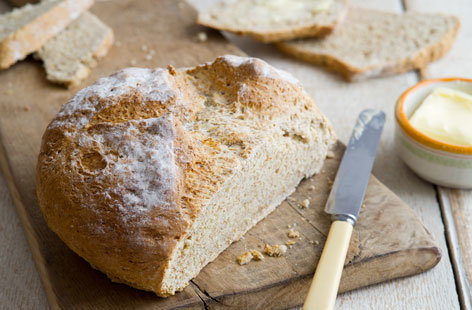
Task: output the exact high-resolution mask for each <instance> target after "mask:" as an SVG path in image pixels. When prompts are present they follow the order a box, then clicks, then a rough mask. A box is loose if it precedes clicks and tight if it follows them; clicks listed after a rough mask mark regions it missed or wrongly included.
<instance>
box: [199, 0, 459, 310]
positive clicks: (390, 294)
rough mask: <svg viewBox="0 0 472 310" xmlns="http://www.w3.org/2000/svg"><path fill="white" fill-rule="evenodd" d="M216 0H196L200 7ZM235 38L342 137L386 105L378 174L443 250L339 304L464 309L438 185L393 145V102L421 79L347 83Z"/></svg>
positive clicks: (380, 4) (389, 6) (394, 3)
mask: <svg viewBox="0 0 472 310" xmlns="http://www.w3.org/2000/svg"><path fill="white" fill-rule="evenodd" d="M211 1H213V0H192V1H190V2H191V3H193V4H195V5H196V6H197V7H204V6H208V5H209V3H211ZM351 4H352V5H358V6H364V7H370V8H377V9H383V10H389V11H394V12H401V11H402V10H403V5H402V3H401V1H400V0H389V1H386V0H385V1H375V0H364V1H361V0H352V1H351ZM229 38H230V39H231V41H232V42H233V43H235V44H236V45H238V46H239V47H240V48H241V49H242V50H243V51H245V52H246V53H247V54H249V55H251V56H255V57H260V58H262V59H265V60H266V61H268V62H269V63H271V64H272V65H274V66H277V67H279V68H281V69H285V70H287V71H289V72H291V73H292V74H293V75H294V76H295V77H297V78H298V79H300V81H301V82H302V84H303V85H304V87H305V88H306V89H307V91H308V92H309V93H310V94H311V95H312V96H313V97H314V98H315V100H316V102H317V104H318V105H319V106H320V108H321V110H322V111H323V112H324V113H325V114H326V115H327V116H328V117H329V119H330V120H331V121H332V122H333V124H334V127H335V129H336V132H337V133H338V135H339V137H340V139H341V140H342V141H347V140H348V138H349V135H350V131H351V129H352V126H353V125H354V121H355V118H356V117H357V114H358V113H359V112H360V111H361V110H362V109H364V108H368V107H374V108H379V109H383V110H385V111H386V112H387V114H388V120H387V122H388V123H387V126H386V128H385V132H384V135H383V138H382V142H381V146H380V149H379V155H378V159H377V161H376V164H375V166H374V174H375V175H376V176H377V177H378V178H379V179H380V180H381V181H382V182H383V183H384V184H386V185H387V186H388V187H389V188H390V189H392V190H393V191H394V192H395V193H396V194H397V195H399V196H400V197H401V198H402V199H403V200H404V201H405V202H406V203H407V204H409V205H410V206H411V207H412V208H413V209H415V211H416V212H417V213H418V214H419V215H420V217H421V218H422V220H423V221H424V223H425V225H426V226H427V227H428V228H429V229H430V230H431V231H432V233H433V234H434V235H435V236H436V238H437V239H438V241H439V243H440V246H441V248H442V250H443V259H442V261H441V263H440V264H439V265H438V266H437V267H436V268H434V269H433V270H432V271H429V272H427V273H424V274H421V275H419V276H415V277H410V278H406V279H401V280H397V281H392V282H391V283H384V284H380V285H376V286H372V287H369V288H364V289H361V290H357V291H354V292H350V293H347V294H343V295H342V296H340V297H339V298H338V301H337V306H336V307H337V308H336V309H353V310H355V309H459V303H458V297H457V293H456V288H455V283H454V275H453V272H452V267H451V264H450V260H449V257H448V251H447V247H446V243H445V239H444V226H443V223H442V220H441V214H440V209H439V204H438V201H437V199H436V192H435V189H434V187H433V186H432V185H431V184H429V183H427V182H424V181H422V180H421V179H419V178H417V177H416V176H415V175H414V174H413V173H412V172H411V171H410V170H409V169H408V168H406V167H405V165H404V164H403V163H402V162H401V161H400V160H399V158H398V157H397V155H396V154H395V150H394V149H393V127H394V121H393V107H394V104H395V101H396V99H397V98H398V97H399V96H400V94H401V93H402V92H403V91H404V90H405V89H406V88H408V87H409V86H411V85H413V84H415V83H416V82H417V81H418V75H417V74H416V73H415V72H410V73H406V74H402V75H397V76H393V77H388V78H381V79H373V80H368V81H364V82H359V83H352V84H349V83H345V82H343V81H342V80H341V79H340V78H338V77H337V76H336V75H333V74H330V73H326V72H325V71H324V70H323V69H320V68H317V67H314V66H311V65H308V64H306V63H303V62H301V61H297V60H293V59H291V58H290V57H288V56H285V55H283V54H281V53H280V52H278V51H277V50H276V49H275V48H274V47H272V46H270V45H264V44H259V43H256V42H254V41H251V40H248V39H241V38H238V37H235V36H232V35H230V36H229Z"/></svg>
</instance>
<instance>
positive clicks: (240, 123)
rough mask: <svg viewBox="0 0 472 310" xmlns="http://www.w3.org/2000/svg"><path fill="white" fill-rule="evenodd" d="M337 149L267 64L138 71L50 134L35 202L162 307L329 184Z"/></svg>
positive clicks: (71, 105) (80, 245) (92, 258)
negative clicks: (305, 190) (325, 172)
mask: <svg viewBox="0 0 472 310" xmlns="http://www.w3.org/2000/svg"><path fill="white" fill-rule="evenodd" d="M334 141H335V136H334V133H333V130H332V127H331V125H330V124H329V122H328V121H327V119H326V118H325V117H324V116H323V115H322V114H321V113H320V112H319V110H318V109H317V107H316V106H315V104H314V102H313V100H312V99H311V98H310V97H309V96H308V95H307V94H306V92H305V91H304V90H303V89H302V87H301V86H300V84H299V83H298V82H297V81H296V80H295V79H294V78H293V77H292V76H290V75H289V74H287V73H285V72H283V71H279V70H277V69H275V68H273V67H271V66H269V65H268V64H267V63H265V62H263V61H261V60H258V59H254V58H245V57H236V56H222V57H219V58H217V59H216V60H215V61H214V62H212V63H208V64H204V65H200V66H197V67H195V68H186V69H178V70H176V69H174V68H172V67H169V68H167V69H141V68H128V69H124V70H122V71H119V72H118V73H116V74H114V75H112V76H110V77H105V78H102V79H100V80H98V81H97V82H96V83H95V84H93V85H91V86H90V87H87V88H85V89H83V90H81V91H79V92H78V93H77V94H76V95H75V96H74V97H73V98H72V99H71V100H70V101H69V102H68V103H66V104H65V105H64V106H63V107H62V109H61V111H60V112H59V113H58V114H57V116H56V117H55V118H54V119H53V120H52V122H51V123H50V124H49V126H48V127H47V130H46V132H45V133H44V136H43V141H42V145H41V152H40V155H39V159H38V166H37V195H38V198H39V202H40V205H41V210H42V212H43V214H44V217H45V219H46V221H47V223H48V225H49V226H50V228H51V229H52V230H53V231H54V232H56V233H57V234H58V235H59V236H60V238H61V239H62V240H63V241H64V242H65V243H66V244H67V245H68V246H69V247H70V248H71V249H72V250H73V251H75V252H76V253H77V254H79V255H80V256H82V257H83V258H84V259H86V260H87V261H88V262H89V263H90V264H91V265H92V266H93V267H95V268H97V269H99V270H101V271H103V272H104V273H106V274H107V275H108V276H109V277H110V278H111V279H112V280H114V281H117V282H123V283H127V284H129V285H131V286H134V287H136V288H140V289H145V290H150V291H154V292H156V293H157V294H158V295H159V296H164V297H165V296H169V295H172V294H174V293H175V292H176V291H179V290H182V289H183V288H184V287H185V286H186V285H187V284H188V282H189V281H190V280H191V279H192V278H194V277H195V276H196V275H197V274H198V272H199V271H200V270H201V269H202V268H203V267H204V266H205V265H206V264H208V263H209V262H211V261H212V260H214V259H215V258H216V257H217V256H218V254H219V253H221V252H222V251H223V250H224V249H225V248H227V247H228V246H229V245H230V244H231V243H232V242H233V241H235V240H238V239H239V238H240V237H241V236H242V235H243V234H244V233H245V232H246V231H247V230H249V229H250V228H251V227H252V226H254V225H255V224H256V223H257V222H258V221H260V220H261V219H263V218H264V217H265V216H267V214H269V213H270V212H271V211H273V210H274V209H275V207H276V206H277V205H278V204H279V203H280V202H281V201H282V200H283V199H285V198H286V197H287V196H288V195H289V194H291V193H292V192H293V191H294V189H295V187H296V186H297V184H298V183H299V182H300V180H301V179H303V178H304V177H309V176H311V175H313V174H314V173H316V172H318V171H319V169H320V168H321V165H322V163H323V161H324V159H325V157H326V154H327V151H328V148H329V147H330V146H331V145H332V144H333V143H334ZM228 263H234V262H228Z"/></svg>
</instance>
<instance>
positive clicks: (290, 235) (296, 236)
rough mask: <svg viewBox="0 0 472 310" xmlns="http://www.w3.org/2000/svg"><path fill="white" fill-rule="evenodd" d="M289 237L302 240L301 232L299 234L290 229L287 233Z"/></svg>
mask: <svg viewBox="0 0 472 310" xmlns="http://www.w3.org/2000/svg"><path fill="white" fill-rule="evenodd" d="M287 236H288V237H289V238H300V232H298V231H296V230H293V229H290V230H289V231H288V233H287Z"/></svg>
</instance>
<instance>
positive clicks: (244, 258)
mask: <svg viewBox="0 0 472 310" xmlns="http://www.w3.org/2000/svg"><path fill="white" fill-rule="evenodd" d="M263 259H264V255H263V254H262V253H261V252H259V251H257V250H251V251H247V252H245V253H243V254H241V255H239V256H238V257H236V262H237V263H238V264H240V265H246V264H249V263H250V262H251V261H252V260H255V261H261V260H263Z"/></svg>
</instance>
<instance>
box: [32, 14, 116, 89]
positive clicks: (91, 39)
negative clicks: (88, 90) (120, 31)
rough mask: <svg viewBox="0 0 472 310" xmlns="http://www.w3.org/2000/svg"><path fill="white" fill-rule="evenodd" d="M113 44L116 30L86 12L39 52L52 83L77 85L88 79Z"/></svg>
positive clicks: (68, 85) (38, 54)
mask: <svg viewBox="0 0 472 310" xmlns="http://www.w3.org/2000/svg"><path fill="white" fill-rule="evenodd" d="M112 44H113V31H112V30H111V28H110V27H108V26H107V25H105V24H104V23H103V22H102V21H100V19H98V18H97V17H96V16H95V15H93V14H91V13H88V12H85V13H83V14H82V15H81V16H80V17H79V18H78V19H76V20H75V21H73V22H72V23H71V24H70V25H69V26H67V28H66V29H64V30H63V31H62V32H61V33H59V34H58V35H57V36H55V37H54V38H52V39H50V40H48V41H47V42H46V43H45V44H44V45H43V47H41V49H40V50H39V51H38V52H37V56H38V58H40V59H42V60H43V62H44V67H45V69H46V73H47V78H48V80H50V81H51V82H54V83H59V84H64V85H66V86H67V87H70V86H76V85H78V84H79V82H80V81H81V80H82V79H84V78H86V77H87V76H88V75H89V74H90V71H91V68H93V67H95V66H96V64H97V59H98V58H100V57H103V56H105V55H106V54H107V53H108V50H109V49H110V47H111V45H112Z"/></svg>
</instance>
